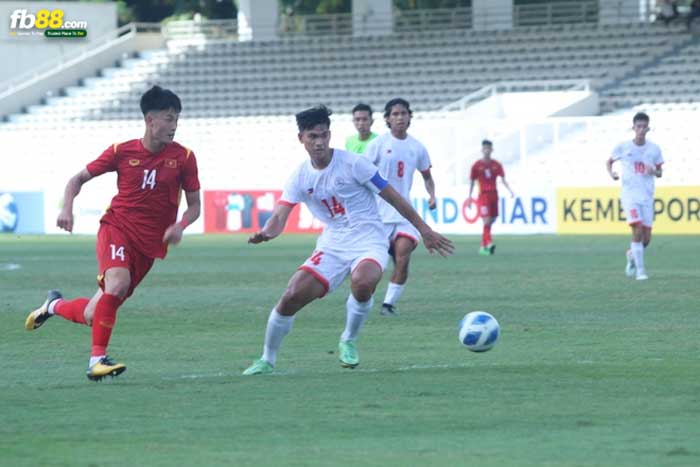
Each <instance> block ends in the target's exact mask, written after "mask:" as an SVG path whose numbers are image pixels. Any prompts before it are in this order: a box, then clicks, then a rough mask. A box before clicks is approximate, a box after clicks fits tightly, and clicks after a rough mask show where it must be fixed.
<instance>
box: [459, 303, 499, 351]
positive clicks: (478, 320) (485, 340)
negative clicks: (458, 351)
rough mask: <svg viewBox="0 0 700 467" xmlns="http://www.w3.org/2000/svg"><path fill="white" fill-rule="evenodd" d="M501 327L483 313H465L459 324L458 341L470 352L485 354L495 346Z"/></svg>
mask: <svg viewBox="0 0 700 467" xmlns="http://www.w3.org/2000/svg"><path fill="white" fill-rule="evenodd" d="M500 333H501V327H500V326H499V325H498V321H496V318H494V317H493V316H492V315H490V314H489V313H486V312H485V311H472V312H471V313H467V314H466V315H464V318H462V321H460V322H459V341H460V342H461V343H462V344H464V346H465V347H466V348H468V349H469V350H471V351H472V352H486V351H487V350H491V348H492V347H493V346H494V345H496V342H497V341H498V336H499V335H500Z"/></svg>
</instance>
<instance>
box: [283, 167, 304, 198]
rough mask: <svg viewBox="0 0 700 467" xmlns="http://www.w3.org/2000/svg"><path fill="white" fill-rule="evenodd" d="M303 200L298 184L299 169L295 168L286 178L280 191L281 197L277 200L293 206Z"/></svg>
mask: <svg viewBox="0 0 700 467" xmlns="http://www.w3.org/2000/svg"><path fill="white" fill-rule="evenodd" d="M302 200H303V198H302V191H301V188H300V185H299V170H298V169H297V170H295V171H294V173H293V174H292V176H291V177H289V178H288V179H287V183H285V185H284V191H282V197H281V198H280V200H279V203H280V204H286V205H288V206H294V205H295V204H298V203H300V202H301V201H302Z"/></svg>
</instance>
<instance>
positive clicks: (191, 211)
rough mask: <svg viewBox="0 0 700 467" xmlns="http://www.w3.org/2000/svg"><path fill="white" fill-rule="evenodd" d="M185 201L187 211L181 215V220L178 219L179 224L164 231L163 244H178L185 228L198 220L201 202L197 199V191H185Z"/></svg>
mask: <svg viewBox="0 0 700 467" xmlns="http://www.w3.org/2000/svg"><path fill="white" fill-rule="evenodd" d="M185 199H186V200H187V209H186V210H185V212H183V213H182V219H180V222H176V223H175V224H173V225H171V226H170V227H168V228H167V229H165V234H164V235H163V243H168V244H171V245H177V244H178V243H180V240H182V233H183V232H184V231H185V227H187V226H188V225H190V224H191V223H192V222H194V221H196V220H197V219H199V214H200V212H201V210H202V201H201V198H200V197H199V190H197V191H186V192H185Z"/></svg>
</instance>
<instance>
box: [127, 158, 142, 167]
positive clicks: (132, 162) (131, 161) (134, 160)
mask: <svg viewBox="0 0 700 467" xmlns="http://www.w3.org/2000/svg"><path fill="white" fill-rule="evenodd" d="M139 164H141V161H140V160H138V159H129V165H130V166H132V167H136V166H137V165H139Z"/></svg>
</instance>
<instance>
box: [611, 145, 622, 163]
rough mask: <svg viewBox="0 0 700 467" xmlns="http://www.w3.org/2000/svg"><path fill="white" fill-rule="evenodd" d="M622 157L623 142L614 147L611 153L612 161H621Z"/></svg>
mask: <svg viewBox="0 0 700 467" xmlns="http://www.w3.org/2000/svg"><path fill="white" fill-rule="evenodd" d="M620 159H622V144H618V145H617V146H615V149H613V151H612V154H611V155H610V160H611V161H613V162H614V161H619V160H620Z"/></svg>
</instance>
